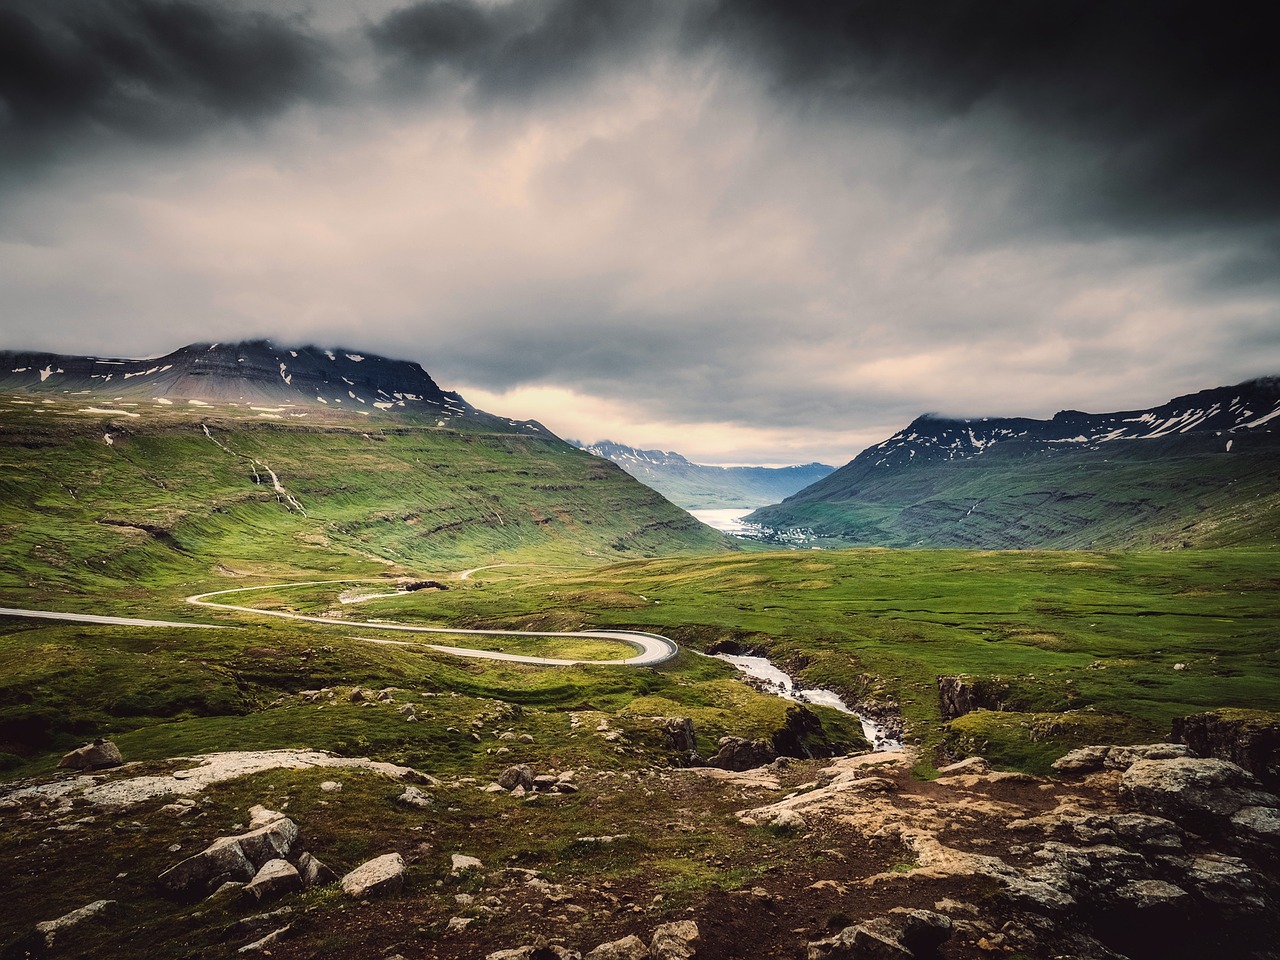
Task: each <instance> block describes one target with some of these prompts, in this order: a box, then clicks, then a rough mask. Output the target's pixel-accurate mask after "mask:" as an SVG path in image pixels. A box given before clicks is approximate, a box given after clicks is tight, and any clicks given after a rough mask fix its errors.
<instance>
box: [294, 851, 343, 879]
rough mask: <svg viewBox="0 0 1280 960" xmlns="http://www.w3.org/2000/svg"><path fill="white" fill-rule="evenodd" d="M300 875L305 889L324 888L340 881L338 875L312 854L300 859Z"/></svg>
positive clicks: (303, 855)
mask: <svg viewBox="0 0 1280 960" xmlns="http://www.w3.org/2000/svg"><path fill="white" fill-rule="evenodd" d="M297 866H298V875H299V876H300V877H301V878H302V885H303V886H304V887H323V886H326V885H328V884H330V883H333V882H334V881H335V880H337V879H338V875H337V874H336V873H334V872H333V871H332V870H330V869H329V868H328V867H326V866H325V865H324V864H323V863H321V862H320V860H319V859H318V858H316V857H314V856H312V855H311V854H310V853H303V854H301V855H299V857H298V864H297Z"/></svg>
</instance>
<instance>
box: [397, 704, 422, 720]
mask: <svg viewBox="0 0 1280 960" xmlns="http://www.w3.org/2000/svg"><path fill="white" fill-rule="evenodd" d="M399 712H400V716H402V717H404V718H405V719H406V720H417V719H418V711H417V710H415V709H414V706H413V704H412V703H406V704H405V705H404V706H403V707H401V708H400V711H399Z"/></svg>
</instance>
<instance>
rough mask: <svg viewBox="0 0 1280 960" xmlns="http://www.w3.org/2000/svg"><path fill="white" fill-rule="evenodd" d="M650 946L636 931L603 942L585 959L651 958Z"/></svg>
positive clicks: (625, 959)
mask: <svg viewBox="0 0 1280 960" xmlns="http://www.w3.org/2000/svg"><path fill="white" fill-rule="evenodd" d="M649 957H650V954H649V948H648V947H646V946H645V944H644V941H643V940H641V939H640V938H639V937H637V936H636V935H635V934H634V933H633V934H632V935H631V936H629V937H623V938H622V939H621V940H611V941H610V942H609V943H602V944H600V946H598V947H596V948H595V949H594V950H592V951H591V952H590V953H588V954H587V956H586V958H585V960H649Z"/></svg>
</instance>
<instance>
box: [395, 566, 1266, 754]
mask: <svg viewBox="0 0 1280 960" xmlns="http://www.w3.org/2000/svg"><path fill="white" fill-rule="evenodd" d="M492 575H493V576H494V577H499V576H505V577H507V578H510V579H509V584H510V585H509V586H508V587H506V588H505V589H503V588H496V586H497V585H496V584H495V589H490V590H486V591H483V592H475V593H446V594H434V595H431V596H426V595H414V596H412V597H405V598H400V599H397V600H395V601H389V602H388V606H387V609H388V610H389V611H390V610H394V611H395V614H396V615H397V616H407V615H408V613H409V611H410V610H411V609H416V610H417V611H418V613H419V615H421V616H426V617H461V618H463V619H466V620H467V621H468V622H475V623H500V622H503V620H504V619H505V618H507V617H508V616H509V613H508V611H518V612H519V613H520V614H521V617H520V619H521V621H522V622H526V621H527V622H535V623H555V624H557V625H560V626H575V625H579V624H590V625H592V626H635V627H641V628H649V629H653V630H657V631H660V632H663V633H666V634H668V635H670V636H673V637H675V638H677V639H679V640H680V641H681V642H683V643H685V644H687V645H690V646H693V647H695V648H706V647H709V646H710V645H712V644H714V643H716V642H717V641H721V640H726V639H729V640H735V641H737V642H740V643H745V644H749V645H753V646H757V647H761V648H765V649H768V650H769V652H770V654H771V656H773V657H774V658H775V659H777V660H779V661H781V662H784V663H786V664H788V665H790V666H791V667H792V668H793V670H796V671H798V672H799V675H800V676H801V677H802V678H803V679H804V680H805V681H806V682H807V683H808V684H810V685H812V686H831V687H835V688H837V689H841V690H843V691H845V692H847V693H849V694H850V695H852V696H855V697H867V698H885V697H894V698H897V699H898V700H899V701H900V702H901V704H902V708H903V712H904V714H905V716H906V719H907V724H908V732H909V734H911V735H912V736H913V737H914V738H915V739H917V740H920V741H922V742H924V743H925V744H926V745H937V744H940V743H941V742H942V741H943V740H944V738H946V737H947V736H949V735H950V736H951V737H952V740H953V741H955V743H956V745H957V746H958V747H960V748H961V749H976V748H977V745H978V744H979V742H980V740H975V739H974V737H978V736H979V734H981V735H982V736H985V737H986V738H987V740H988V741H990V742H989V743H987V744H986V745H985V749H987V751H988V752H989V753H991V754H992V755H993V756H994V757H995V758H996V759H998V760H1004V761H1005V762H1007V763H1009V764H1010V765H1016V766H1023V767H1031V768H1035V769H1042V768H1043V767H1044V766H1045V764H1047V763H1048V762H1049V761H1050V760H1051V759H1053V757H1055V756H1057V755H1060V754H1061V753H1062V752H1063V751H1064V750H1066V749H1067V748H1069V747H1070V746H1072V745H1075V744H1077V743H1079V742H1098V741H1099V740H1100V739H1110V738H1119V739H1122V740H1123V739H1127V740H1134V739H1142V738H1148V739H1150V738H1153V737H1154V738H1160V737H1165V736H1167V735H1168V730H1169V723H1170V721H1171V720H1172V718H1173V717H1175V716H1179V715H1182V714H1186V713H1191V712H1196V711H1199V710H1204V709H1209V708H1212V707H1218V706H1241V707H1251V708H1259V709H1269V710H1275V709H1276V708H1277V707H1280V651H1277V650H1276V647H1275V644H1274V633H1275V624H1276V623H1277V620H1278V618H1280V589H1278V588H1280V559H1278V558H1277V556H1276V554H1275V553H1274V552H1273V551H1268V550H1233V551H1225V550H1223V551H1218V550H1214V551H1180V552H1175V553H1138V554H1133V553H1083V552H1080V553H1050V552H1034V553H1032V552H1013V553H1006V552H997V553H973V552H965V551H929V552H924V551H886V550H867V551H840V552H835V551H832V552H825V553H821V554H814V553H811V552H804V553H797V552H791V553H784V554H764V555H750V556H729V557H720V558H696V559H691V560H653V561H645V562H638V563H626V564H622V565H619V566H615V567H612V568H609V569H605V570H598V571H590V572H584V573H578V574H565V573H561V574H551V573H547V574H545V575H544V576H542V577H540V578H538V579H537V580H535V581H532V582H530V581H529V580H527V579H526V578H525V577H524V576H523V575H520V574H518V573H517V572H515V571H506V572H500V571H494V572H493V574H492ZM642 598H643V599H642ZM1175 663H1184V664H1186V665H1187V669H1186V670H1174V669H1173V668H1174V664H1175ZM951 674H972V675H976V676H983V677H985V676H991V675H997V676H999V677H1001V678H1002V683H1003V684H1004V686H1005V687H1006V688H1007V689H1006V691H1005V693H1004V694H1003V695H1002V699H1003V702H1004V706H1005V708H1006V710H1008V711H1010V714H1009V715H1007V716H1005V717H1004V718H1003V722H1006V723H1012V724H1014V727H1012V728H1010V729H1004V730H995V731H976V732H975V731H973V730H969V729H966V725H965V723H961V724H959V725H958V727H957V729H955V730H952V731H949V730H948V729H947V727H946V726H945V725H944V724H943V723H942V722H941V720H940V717H939V712H938V697H937V688H936V681H937V677H938V676H939V675H951ZM1067 710H1072V711H1079V712H1077V713H1072V714H1066V715H1065V716H1062V715H1060V714H1061V712H1062V711H1067ZM1049 714H1054V715H1055V716H1053V717H1049V716H1048V715H1049ZM1015 715H1016V716H1015ZM987 720H988V721H990V720H991V718H990V717H988V718H987ZM976 722H977V719H976V718H975V719H970V720H968V721H967V723H968V725H969V726H972V725H974V724H975V723H976ZM966 738H967V739H966Z"/></svg>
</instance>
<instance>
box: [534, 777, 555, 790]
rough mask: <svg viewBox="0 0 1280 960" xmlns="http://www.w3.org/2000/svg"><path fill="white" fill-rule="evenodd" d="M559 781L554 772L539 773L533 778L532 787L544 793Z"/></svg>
mask: <svg viewBox="0 0 1280 960" xmlns="http://www.w3.org/2000/svg"><path fill="white" fill-rule="evenodd" d="M559 782H560V781H559V779H558V778H557V777H556V776H555V774H551V773H540V774H538V775H537V776H536V777H534V778H533V789H535V790H537V791H539V792H544V793H545V792H547V791H549V790H554V789H555V788H556V785H557V784H558V783H559Z"/></svg>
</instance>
